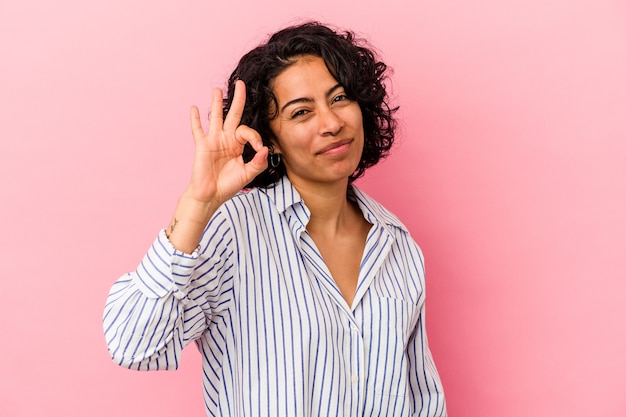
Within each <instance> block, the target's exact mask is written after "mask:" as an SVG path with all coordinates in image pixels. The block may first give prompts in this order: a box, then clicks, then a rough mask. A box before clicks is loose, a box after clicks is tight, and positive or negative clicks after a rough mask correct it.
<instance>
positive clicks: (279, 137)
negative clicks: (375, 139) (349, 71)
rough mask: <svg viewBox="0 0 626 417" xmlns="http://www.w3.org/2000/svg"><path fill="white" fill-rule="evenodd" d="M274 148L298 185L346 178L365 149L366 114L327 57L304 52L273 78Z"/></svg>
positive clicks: (290, 176)
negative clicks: (275, 108) (337, 77)
mask: <svg viewBox="0 0 626 417" xmlns="http://www.w3.org/2000/svg"><path fill="white" fill-rule="evenodd" d="M272 91H273V93H274V96H275V97H276V101H277V104H278V107H277V111H276V113H277V116H276V117H275V118H274V119H273V120H271V121H270V128H271V129H272V131H273V132H274V135H275V140H274V141H273V146H274V151H275V152H278V153H281V154H282V159H283V162H284V164H285V168H286V171H287V176H288V177H289V179H290V181H291V182H292V183H293V184H294V185H298V184H302V185H304V183H329V182H337V181H346V182H347V180H348V177H349V176H350V175H351V174H352V173H353V172H354V171H355V170H356V168H357V166H358V164H359V161H360V159H361V155H362V152H363V140H364V139H363V137H364V134H363V117H362V113H361V109H360V107H359V105H358V103H357V102H356V101H353V100H351V99H350V98H349V97H348V96H347V95H346V92H345V89H344V87H343V86H342V85H341V84H339V83H338V82H337V80H336V79H335V78H334V77H333V76H332V75H331V74H330V72H329V71H328V68H327V67H326V64H325V63H324V61H323V60H322V59H321V58H319V57H315V56H308V55H307V56H303V57H299V58H297V60H296V61H295V62H294V63H293V64H291V65H290V66H289V67H287V69H285V70H284V71H283V72H282V73H280V74H279V75H278V76H277V77H276V78H275V79H274V80H273V83H272Z"/></svg>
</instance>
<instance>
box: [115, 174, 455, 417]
mask: <svg viewBox="0 0 626 417" xmlns="http://www.w3.org/2000/svg"><path fill="white" fill-rule="evenodd" d="M352 196H353V198H354V199H355V200H356V201H357V202H358V204H359V206H360V208H361V210H362V212H363V214H364V216H365V218H366V219H367V220H368V221H369V222H370V223H372V225H373V226H372V228H371V229H370V232H369V235H368V237H367V242H366V247H365V251H364V254H363V258H362V260H361V270H360V275H359V281H358V285H357V290H356V294H355V298H354V302H353V304H352V306H348V305H347V303H346V302H345V300H344V299H343V297H342V295H341V292H340V291H339V289H338V288H337V286H336V285H335V282H334V280H333V279H332V277H331V275H330V273H329V271H328V268H327V267H326V265H325V264H324V262H323V260H322V257H321V255H320V253H319V251H318V250H317V248H316V247H315V244H314V243H313V240H312V239H311V237H310V236H309V235H308V233H307V232H306V224H307V222H308V219H309V212H308V210H307V208H306V206H305V205H304V203H303V201H302V199H301V198H300V196H299V195H298V193H297V191H296V190H295V189H294V188H293V186H292V185H291V183H290V182H289V180H288V179H287V178H286V177H285V178H283V180H282V181H281V182H279V183H278V184H277V186H276V187H274V188H271V189H268V190H260V189H254V190H252V191H250V192H248V193H240V194H238V195H237V196H235V197H234V198H232V199H231V200H230V201H228V202H227V203H226V204H224V205H223V206H222V207H221V208H220V210H219V211H218V212H217V213H216V214H215V216H214V217H213V218H212V219H211V222H210V223H209V225H208V227H207V229H206V230H205V233H204V235H203V237H202V240H201V242H200V246H199V248H198V249H197V250H196V251H195V252H194V253H193V254H191V255H188V254H184V253H182V252H179V251H177V250H175V249H174V248H173V247H172V246H171V244H170V243H169V241H168V240H167V238H166V237H165V234H164V232H163V231H161V233H160V234H159V236H158V238H157V239H156V240H155V242H154V243H153V245H152V247H151V248H150V249H149V251H148V253H147V254H146V256H145V257H144V259H143V261H142V262H141V264H140V265H139V267H138V268H137V270H136V271H134V272H133V273H130V274H127V275H125V276H123V277H121V278H120V279H119V280H118V281H117V282H116V283H115V284H114V285H113V287H112V289H111V292H110V295H109V298H108V302H107V305H106V308H105V313H104V330H105V336H106V339H107V343H108V346H109V350H110V352H111V355H112V357H113V359H114V361H116V362H117V363H118V364H119V365H121V366H125V367H128V368H131V369H138V370H158V369H176V368H177V367H178V363H179V358H180V353H181V350H182V349H183V347H184V346H185V345H187V344H188V343H189V342H191V341H192V340H193V341H195V342H196V344H197V346H198V348H199V349H200V351H201V353H202V357H203V385H204V398H205V404H206V414H207V416H246V417H248V416H268V417H270V416H271V417H277V416H298V417H300V416H303V417H306V416H379V415H380V416H445V415H446V406H445V400H444V395H443V389H442V386H441V381H440V379H439V376H438V374H437V370H436V368H435V365H434V362H433V359H432V355H431V353H430V351H429V349H428V342H427V339H426V333H425V323H424V295H425V293H424V265H423V258H422V253H421V252H420V250H419V248H418V247H417V245H416V244H415V242H414V241H413V240H412V238H411V237H410V235H409V233H408V231H407V230H406V228H405V227H404V226H403V225H402V224H401V223H400V221H399V220H398V219H397V218H396V217H394V216H393V215H392V214H390V213H389V212H388V211H386V210H385V209H384V208H383V207H382V206H380V205H379V204H378V203H376V202H375V201H374V200H372V199H371V198H370V197H368V196H366V195H365V194H364V193H362V192H361V191H360V190H358V189H357V188H355V187H353V188H352Z"/></svg>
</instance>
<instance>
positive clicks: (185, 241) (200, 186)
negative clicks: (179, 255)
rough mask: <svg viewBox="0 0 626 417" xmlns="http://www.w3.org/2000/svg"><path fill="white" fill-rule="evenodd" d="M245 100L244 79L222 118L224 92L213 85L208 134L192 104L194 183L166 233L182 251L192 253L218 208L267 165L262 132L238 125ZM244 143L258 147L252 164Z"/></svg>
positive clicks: (236, 89) (192, 174) (179, 205)
mask: <svg viewBox="0 0 626 417" xmlns="http://www.w3.org/2000/svg"><path fill="white" fill-rule="evenodd" d="M245 103H246V87H245V85H244V83H243V81H237V83H236V84H235V94H234V98H233V102H232V103H231V107H230V110H229V112H228V114H227V115H226V119H225V120H224V119H223V113H222V106H223V98H222V91H221V90H220V89H215V90H214V91H213V102H212V105H211V115H210V118H209V129H208V131H207V132H205V131H204V129H203V128H202V123H201V122H200V114H199V112H198V108H197V107H196V106H193V107H192V108H191V114H190V118H191V130H192V133H193V139H194V142H195V153H194V161H193V168H192V171H191V181H190V182H189V186H188V187H187V190H186V191H185V192H184V194H183V195H182V196H181V198H180V200H179V201H178V206H177V207H176V211H175V212H174V217H173V219H172V221H171V222H170V224H169V226H168V228H167V229H166V235H167V237H168V238H169V240H170V242H171V243H172V245H174V247H175V248H176V249H178V250H181V251H183V252H187V253H191V252H192V251H193V250H194V249H195V248H196V247H197V246H198V242H199V241H200V237H201V236H202V232H203V231H204V228H205V227H206V225H207V223H208V222H209V220H210V219H211V217H212V216H213V214H214V213H215V211H216V210H217V209H218V207H219V206H221V205H222V204H223V203H224V202H225V201H226V200H228V199H229V198H231V197H232V196H234V195H235V194H236V193H237V192H239V191H240V190H241V189H242V188H243V187H245V186H246V184H248V183H249V182H250V181H252V180H253V179H254V177H256V176H257V175H258V174H260V173H261V172H263V170H264V169H265V168H267V155H268V152H269V151H268V149H267V147H266V146H263V141H262V140H261V136H260V135H259V133H258V132H257V131H256V130H254V129H252V128H250V127H248V126H245V125H239V123H240V122H241V116H242V114H243V109H244V105H245ZM246 142H247V143H249V144H250V145H251V146H252V148H253V149H254V150H255V151H256V155H255V156H254V158H253V159H252V160H251V161H249V162H248V163H244V161H243V156H242V155H243V148H244V145H245V144H246Z"/></svg>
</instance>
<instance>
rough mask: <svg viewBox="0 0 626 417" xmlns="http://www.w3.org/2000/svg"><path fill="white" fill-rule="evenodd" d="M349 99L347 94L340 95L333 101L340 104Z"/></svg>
mask: <svg viewBox="0 0 626 417" xmlns="http://www.w3.org/2000/svg"><path fill="white" fill-rule="evenodd" d="M347 99H348V96H347V95H345V94H339V95H338V96H336V97H335V98H334V99H333V103H336V102H338V101H344V100H347Z"/></svg>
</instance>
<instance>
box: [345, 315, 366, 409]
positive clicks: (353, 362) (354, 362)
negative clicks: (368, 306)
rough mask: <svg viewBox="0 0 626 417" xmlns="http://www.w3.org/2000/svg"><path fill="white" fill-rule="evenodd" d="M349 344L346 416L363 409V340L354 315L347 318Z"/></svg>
mask: <svg viewBox="0 0 626 417" xmlns="http://www.w3.org/2000/svg"><path fill="white" fill-rule="evenodd" d="M349 329H350V337H349V338H348V339H349V341H350V346H349V349H348V352H349V356H350V357H349V359H348V360H349V367H350V375H348V378H347V380H348V381H349V383H350V394H351V396H350V397H351V401H350V402H349V403H348V404H347V406H348V407H349V409H348V410H346V415H348V416H355V417H356V416H360V415H361V413H362V411H363V402H364V395H365V382H366V381H365V341H364V339H363V332H362V330H361V328H360V327H359V326H358V325H357V323H356V321H355V320H354V317H350V319H349Z"/></svg>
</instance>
